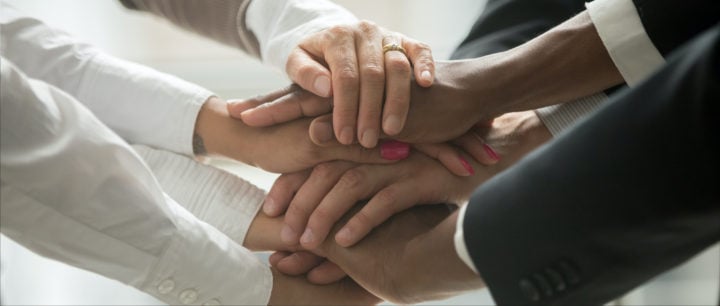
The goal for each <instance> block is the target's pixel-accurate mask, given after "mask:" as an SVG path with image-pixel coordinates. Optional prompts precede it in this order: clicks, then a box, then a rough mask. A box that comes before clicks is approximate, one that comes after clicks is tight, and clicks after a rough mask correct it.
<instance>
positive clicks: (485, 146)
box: [483, 143, 500, 161]
mask: <svg viewBox="0 0 720 306" xmlns="http://www.w3.org/2000/svg"><path fill="white" fill-rule="evenodd" d="M483 149H484V150H485V153H487V154H488V155H489V156H490V158H492V159H494V160H496V161H497V160H500V156H499V155H498V154H497V153H496V152H495V150H493V148H492V147H491V146H489V145H488V144H486V143H484V144H483Z"/></svg>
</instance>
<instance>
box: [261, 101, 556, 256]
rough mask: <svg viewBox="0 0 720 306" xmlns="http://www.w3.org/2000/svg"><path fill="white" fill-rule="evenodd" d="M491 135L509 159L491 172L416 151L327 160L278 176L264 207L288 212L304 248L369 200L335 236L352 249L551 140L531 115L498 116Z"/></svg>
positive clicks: (287, 231) (293, 237)
mask: <svg viewBox="0 0 720 306" xmlns="http://www.w3.org/2000/svg"><path fill="white" fill-rule="evenodd" d="M485 136H486V138H487V139H488V142H489V143H491V144H492V145H493V147H495V148H497V149H498V151H499V152H500V154H501V155H502V156H503V159H502V160H501V161H500V162H498V163H497V164H495V165H493V166H489V167H481V166H479V165H478V164H477V163H475V162H471V163H472V165H473V166H474V167H475V169H478V170H477V171H476V172H475V174H474V175H472V176H469V177H458V176H454V175H452V174H450V173H449V172H447V171H446V170H445V169H444V168H443V167H442V166H441V165H440V164H438V163H437V162H435V161H434V160H432V159H430V158H428V157H426V156H424V155H422V154H412V155H411V156H410V157H409V158H408V159H406V160H403V161H401V162H398V163H396V164H393V165H357V164H354V163H350V162H333V163H325V164H321V165H318V166H316V167H315V168H314V169H313V170H312V171H302V172H298V173H292V174H285V175H283V176H281V177H280V178H278V180H277V181H276V182H275V184H274V185H273V187H272V188H271V190H270V192H269V193H268V196H267V199H266V203H265V205H264V210H265V212H266V213H268V214H269V215H271V216H277V215H280V214H282V213H283V212H285V223H286V226H285V227H284V228H283V230H282V232H281V237H282V240H283V242H285V243H286V244H288V245H296V244H298V243H301V244H302V247H304V248H307V249H314V248H316V247H317V246H318V245H319V244H320V243H321V242H322V241H323V240H325V237H326V236H327V235H328V232H329V231H330V228H331V227H332V226H333V224H335V222H336V221H337V220H338V219H339V218H340V217H341V216H342V215H344V214H345V213H346V212H347V211H348V209H350V207H352V205H353V204H354V203H356V202H358V201H360V200H363V199H367V198H371V200H370V201H369V203H368V204H367V205H366V206H365V207H364V208H363V209H362V210H361V211H360V212H359V213H358V214H357V215H355V216H353V217H352V218H351V219H350V221H348V222H347V225H346V226H345V227H344V228H343V229H342V230H340V232H339V233H338V234H337V235H336V236H335V239H336V241H337V243H338V244H340V245H343V246H350V245H353V244H354V243H356V242H357V241H359V240H360V239H362V238H363V237H364V236H365V235H366V234H367V233H368V232H370V231H371V230H372V229H373V228H374V227H376V226H377V225H379V224H381V223H382V222H383V221H385V220H386V219H387V218H388V217H390V216H391V215H393V214H395V213H397V212H400V211H403V210H405V209H407V208H409V207H411V206H414V205H417V204H423V203H462V202H464V201H466V200H467V199H468V198H469V196H470V194H471V192H472V191H473V190H474V189H475V188H476V187H477V186H479V185H480V184H481V183H482V182H484V181H486V180H488V179H489V178H491V177H492V176H494V175H495V174H496V173H498V172H500V171H502V170H504V169H505V168H507V167H509V166H510V165H512V164H514V163H515V161H517V160H519V159H520V158H521V157H522V156H524V155H525V154H527V153H528V152H530V151H531V150H533V149H534V148H536V147H537V146H539V145H540V144H542V143H544V142H545V141H547V140H548V139H550V138H551V136H550V134H549V132H548V131H547V129H546V128H545V127H544V125H543V124H542V123H541V122H540V120H539V119H538V118H537V116H536V115H535V113H534V112H532V111H529V112H522V113H511V114H507V115H503V116H501V117H499V118H498V119H496V120H495V123H494V126H493V128H492V129H490V130H488V131H486V132H485ZM472 138H474V136H472V135H465V136H463V137H461V138H459V139H458V140H457V141H456V142H457V144H458V145H461V146H465V147H467V146H471V145H476V143H475V142H472V141H470V140H472ZM467 139H470V140H467ZM470 149H471V151H473V150H474V151H476V150H478V149H477V148H475V149H472V148H470ZM481 150H482V149H481Z"/></svg>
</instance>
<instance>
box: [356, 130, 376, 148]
mask: <svg viewBox="0 0 720 306" xmlns="http://www.w3.org/2000/svg"><path fill="white" fill-rule="evenodd" d="M377 141H378V132H377V131H375V129H367V130H365V132H363V134H362V136H361V137H360V143H361V144H362V145H363V147H366V148H374V147H375V146H376V145H377Z"/></svg>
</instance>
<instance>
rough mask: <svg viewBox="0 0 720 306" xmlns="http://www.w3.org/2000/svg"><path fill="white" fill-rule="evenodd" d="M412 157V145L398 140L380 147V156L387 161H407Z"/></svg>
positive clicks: (387, 142)
mask: <svg viewBox="0 0 720 306" xmlns="http://www.w3.org/2000/svg"><path fill="white" fill-rule="evenodd" d="M408 155H410V145H409V144H407V143H404V142H400V141H397V140H390V141H386V142H385V143H383V144H382V146H380V156H382V158H383V159H387V160H400V159H405V158H406V157H408Z"/></svg>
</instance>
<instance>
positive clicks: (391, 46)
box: [383, 43, 407, 56]
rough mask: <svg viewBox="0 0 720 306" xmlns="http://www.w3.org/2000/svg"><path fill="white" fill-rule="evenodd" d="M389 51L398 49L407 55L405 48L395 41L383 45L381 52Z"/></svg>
mask: <svg viewBox="0 0 720 306" xmlns="http://www.w3.org/2000/svg"><path fill="white" fill-rule="evenodd" d="M389 51H400V52H402V54H404V55H405V56H407V52H405V48H403V47H402V46H401V45H398V44H396V43H392V44H387V45H384V46H383V54H385V53H388V52H389Z"/></svg>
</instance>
